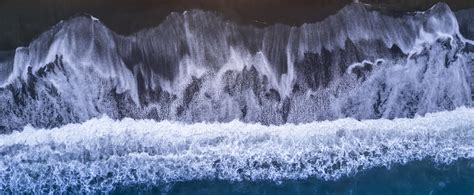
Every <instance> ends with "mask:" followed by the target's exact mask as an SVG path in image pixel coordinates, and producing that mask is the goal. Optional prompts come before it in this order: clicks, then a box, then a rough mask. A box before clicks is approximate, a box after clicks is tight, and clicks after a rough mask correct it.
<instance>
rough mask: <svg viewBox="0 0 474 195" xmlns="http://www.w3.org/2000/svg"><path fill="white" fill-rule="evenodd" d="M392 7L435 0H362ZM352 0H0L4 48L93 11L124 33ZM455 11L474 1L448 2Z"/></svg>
mask: <svg viewBox="0 0 474 195" xmlns="http://www.w3.org/2000/svg"><path fill="white" fill-rule="evenodd" d="M361 1H363V2H366V3H370V4H376V5H377V6H379V7H383V8H384V9H387V10H391V11H414V10H425V9H427V8H429V7H430V6H432V5H433V4H434V3H436V2H437V1H435V0H386V1H382V0H361ZM351 2H352V0H0V26H1V28H0V29H1V30H0V50H10V49H14V48H16V47H18V46H27V45H28V43H29V42H30V41H31V40H32V39H34V38H35V37H36V36H38V35H39V34H40V33H42V32H44V31H46V30H47V29H48V28H50V27H51V26H52V25H54V24H56V23H58V22H59V21H60V20H62V19H67V18H69V17H71V16H74V15H77V14H81V13H89V14H91V15H94V16H96V17H98V18H100V19H101V21H102V22H103V23H105V24H106V25H107V26H108V27H109V28H111V29H112V30H114V31H115V32H118V33H120V34H130V33H133V32H136V31H138V30H140V29H143V28H146V27H153V26H156V25H158V24H159V23H160V22H161V21H162V20H163V19H164V18H165V17H166V16H167V15H169V13H170V12H182V11H184V10H189V9H203V10H211V11H218V12H221V13H223V14H224V15H225V16H227V17H229V18H232V19H233V20H235V21H236V22H240V23H245V24H253V25H257V26H262V25H269V24H273V23H284V24H290V25H300V24H302V23H305V22H316V21H319V20H322V19H324V18H325V17H327V16H328V15H331V14H334V13H336V12H337V10H339V9H341V8H342V7H344V6H345V5H346V4H348V3H351ZM447 3H448V4H449V6H450V7H451V8H452V9H453V10H459V9H464V8H471V7H474V1H472V0H452V1H449V2H447Z"/></svg>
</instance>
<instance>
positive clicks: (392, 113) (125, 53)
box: [0, 3, 474, 132]
mask: <svg viewBox="0 0 474 195" xmlns="http://www.w3.org/2000/svg"><path fill="white" fill-rule="evenodd" d="M468 13H469V12H467V14H466V13H464V15H466V17H467V18H469V14H468ZM462 15H463V14H460V15H459V16H462ZM465 20H466V19H465ZM467 22H469V21H467ZM463 24H464V23H463ZM465 26H468V27H470V28H472V25H471V26H469V25H465ZM459 29H460V28H459V25H458V22H457V18H456V16H455V15H454V13H453V12H452V11H451V10H450V9H449V7H448V6H447V5H446V4H442V3H440V4H437V5H435V6H434V7H433V8H431V9H430V10H427V11H425V12H416V13H407V14H405V15H400V14H398V15H396V14H393V13H392V14H391V13H385V12H382V11H379V10H377V9H376V8H373V7H371V6H370V5H364V4H351V5H348V6H347V7H345V8H344V9H342V10H341V11H339V13H337V14H336V15H333V16H330V17H329V18H327V19H325V20H324V21H322V22H319V23H314V24H305V25H302V26H299V27H292V26H285V25H274V26H269V27H266V28H257V27H252V26H242V25H237V24H234V23H233V22H232V21H231V20H229V19H227V18H224V17H221V16H220V15H218V14H215V13H211V12H203V11H197V10H195V11H188V12H184V13H182V14H180V13H174V14H171V15H170V16H169V17H168V18H167V19H166V20H165V21H164V22H163V23H162V24H161V25H159V26H157V27H156V28H151V29H146V30H142V31H140V32H137V33H136V34H133V35H131V36H127V37H124V36H121V35H118V34H115V33H114V32H112V31H111V30H109V29H108V28H107V27H106V26H105V25H104V24H102V23H101V22H100V21H99V20H98V19H96V18H94V17H90V16H79V17H75V18H71V19H69V20H66V21H64V22H61V23H59V24H57V25H56V26H54V27H53V28H52V29H51V30H49V31H47V32H45V33H43V34H42V35H41V36H39V37H38V38H37V39H36V40H35V41H33V42H32V43H31V44H30V45H29V46H28V47H23V48H18V49H16V51H14V52H1V53H0V56H1V60H0V63H1V66H0V67H1V69H0V75H1V76H2V77H1V79H0V82H1V85H0V86H1V87H0V100H1V101H0V108H1V109H0V115H1V116H2V117H1V119H0V130H1V131H3V132H11V131H12V130H16V129H19V128H21V127H23V126H25V125H26V124H31V125H33V126H35V127H57V126H59V125H64V124H67V123H71V122H83V121H85V120H88V119H90V118H93V117H97V116H100V115H102V114H107V115H108V116H110V117H112V118H114V119H120V118H124V117H131V118H136V119H145V118H148V119H155V120H178V121H184V122H201V121H219V122H229V121H232V120H234V119H239V120H241V121H244V122H261V123H263V124H283V123H287V122H290V123H306V122H312V121H316V120H325V119H337V118H345V117H352V118H357V119H375V118H398V117H413V116H414V115H416V114H425V113H428V112H435V111H441V110H452V109H454V108H456V107H459V106H466V105H470V102H471V101H472V100H471V88H470V86H469V83H468V82H469V77H470V67H471V66H473V64H474V62H473V59H474V57H473V51H474V45H473V44H472V42H471V41H469V40H468V39H466V38H464V36H463V35H461V33H460V31H459ZM466 32H468V33H469V32H470V31H466Z"/></svg>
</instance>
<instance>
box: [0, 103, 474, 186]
mask: <svg viewBox="0 0 474 195" xmlns="http://www.w3.org/2000/svg"><path fill="white" fill-rule="evenodd" d="M472 140H474V109H467V108H460V109H458V110H455V111H451V112H440V113H436V114H428V115H427V116H425V117H416V118H414V119H395V120H386V119H379V120H367V121H357V120H354V119H340V120H337V121H332V122H329V121H326V122H315V123H309V124H301V125H294V124H287V125H282V126H263V125H259V124H245V123H242V122H238V121H233V122H230V123H225V124H218V123H198V124H189V125H186V124H182V123H177V122H166V121H165V122H155V121H152V120H133V119H124V120H121V121H114V120H112V119H110V118H108V117H105V116H104V117H101V118H98V119H91V120H89V121H87V122H85V123H82V124H69V125H66V126H63V127H61V128H55V129H51V130H45V129H34V128H32V127H25V129H24V130H23V131H22V132H14V133H12V134H9V135H1V136H0V154H1V155H2V158H1V159H0V190H1V191H10V192H47V191H76V192H77V191H82V192H92V191H110V190H112V189H114V187H116V186H119V185H120V186H123V185H125V186H126V185H150V186H154V185H161V184H166V183H170V182H176V181H187V180H197V179H221V180H230V181H240V180H274V181H279V180H282V179H302V178H307V177H318V178H321V179H325V180H336V179H338V178H340V177H341V176H345V175H350V174H354V173H357V172H359V171H361V170H365V169H369V168H372V167H377V166H391V165H393V164H394V163H406V162H409V161H413V160H420V159H426V158H428V159H432V160H433V161H435V162H438V163H451V162H453V161H455V160H457V159H460V158H473V157H474V142H473V141H472Z"/></svg>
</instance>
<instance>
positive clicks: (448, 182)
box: [112, 159, 474, 194]
mask: <svg viewBox="0 0 474 195" xmlns="http://www.w3.org/2000/svg"><path fill="white" fill-rule="evenodd" d="M158 193H165V194H473V193H474V159H463V160H459V161H456V162H454V163H452V164H449V165H440V164H436V163H433V162H432V161H430V160H423V161H415V162H409V163H407V164H404V165H395V166H393V167H389V168H387V167H379V168H374V169H370V170H366V171H362V172H360V173H358V174H356V175H353V176H346V177H344V178H341V179H339V180H336V181H323V180H320V179H317V178H309V179H305V180H287V181H280V182H274V181H242V182H229V181H216V180H209V181H189V182H178V183H173V184H169V185H165V186H160V187H147V186H128V187H119V188H118V189H116V190H115V191H113V192H112V194H158Z"/></svg>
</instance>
